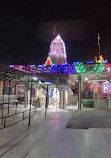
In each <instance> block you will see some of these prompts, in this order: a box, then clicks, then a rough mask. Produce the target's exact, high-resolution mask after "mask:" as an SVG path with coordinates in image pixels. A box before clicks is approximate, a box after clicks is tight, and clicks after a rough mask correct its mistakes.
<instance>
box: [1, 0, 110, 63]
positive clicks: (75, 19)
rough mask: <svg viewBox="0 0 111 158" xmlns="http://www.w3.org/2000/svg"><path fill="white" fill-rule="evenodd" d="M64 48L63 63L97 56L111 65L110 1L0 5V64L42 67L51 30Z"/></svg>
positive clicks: (70, 0)
mask: <svg viewBox="0 0 111 158" xmlns="http://www.w3.org/2000/svg"><path fill="white" fill-rule="evenodd" d="M54 24H55V25H56V34H58V33H59V34H60V36H61V37H62V39H63V40H64V42H65V44H66V51H67V59H68V62H69V63H72V62H74V61H83V62H85V61H91V60H94V57H95V56H97V55H98V50H97V34H98V32H99V33H100V38H101V39H100V44H101V54H102V55H103V57H104V58H105V59H106V58H107V59H108V61H109V62H110V61H111V1H110V0H109V1H108V0H93V1H92V0H85V1H84V0H64V1H60V0H59V1H58V0H56V1H51V2H50V1H48V0H44V1H42V0H41V1H38V0H36V1H33V0H32V1H28V0H27V1H26V0H23V1H20V0H19V1H16V0H15V1H9V2H7V3H6V1H0V62H2V63H4V64H23V65H27V64H35V65H38V64H43V63H44V62H45V61H46V58H47V55H48V52H49V46H50V42H51V40H53V38H54V35H53V27H54Z"/></svg>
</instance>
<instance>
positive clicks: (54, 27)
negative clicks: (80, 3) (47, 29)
mask: <svg viewBox="0 0 111 158" xmlns="http://www.w3.org/2000/svg"><path fill="white" fill-rule="evenodd" d="M55 31H56V26H55V24H54V32H53V34H54V36H55Z"/></svg>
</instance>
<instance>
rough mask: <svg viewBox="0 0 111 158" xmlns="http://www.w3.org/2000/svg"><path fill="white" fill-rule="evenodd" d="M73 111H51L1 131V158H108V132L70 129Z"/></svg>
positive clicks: (110, 140) (110, 155)
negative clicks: (29, 122)
mask: <svg viewBox="0 0 111 158" xmlns="http://www.w3.org/2000/svg"><path fill="white" fill-rule="evenodd" d="M74 112H75V111H74V110H57V111H56V109H54V110H52V111H50V112H48V113H47V116H46V117H44V113H42V114H40V115H38V116H35V117H34V118H33V121H32V123H31V127H30V128H27V120H25V121H23V122H21V123H18V124H15V125H13V126H11V127H8V128H6V129H4V130H2V131H0V137H1V138H0V146H1V150H0V155H2V156H1V157H2V158H111V129H69V128H66V125H67V123H68V121H69V120H70V118H71V117H72V115H73V114H74Z"/></svg>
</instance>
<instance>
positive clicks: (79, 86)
mask: <svg viewBox="0 0 111 158" xmlns="http://www.w3.org/2000/svg"><path fill="white" fill-rule="evenodd" d="M78 109H79V110H81V74H80V73H79V74H78Z"/></svg>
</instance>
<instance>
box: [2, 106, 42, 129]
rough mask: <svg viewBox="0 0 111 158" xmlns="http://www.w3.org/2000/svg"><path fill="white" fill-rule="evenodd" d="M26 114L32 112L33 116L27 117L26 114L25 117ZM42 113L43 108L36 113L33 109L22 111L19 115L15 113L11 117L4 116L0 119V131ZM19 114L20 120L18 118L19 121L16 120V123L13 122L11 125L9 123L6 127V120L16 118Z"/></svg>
mask: <svg viewBox="0 0 111 158" xmlns="http://www.w3.org/2000/svg"><path fill="white" fill-rule="evenodd" d="M26 112H33V114H32V113H31V115H30V116H29V113H28V114H27V115H28V116H25V113H26ZM42 112H45V108H44V109H43V110H42V111H37V108H34V109H31V110H30V109H29V110H25V111H23V112H19V113H16V114H12V115H9V116H5V117H3V118H0V119H3V125H2V127H1V128H0V130H2V129H4V128H6V127H9V126H11V125H14V124H16V123H18V122H21V121H23V120H25V119H28V118H29V117H33V116H34V115H37V114H39V113H42ZM20 114H22V119H21V118H20V120H17V121H15V122H13V123H9V124H8V125H7V118H10V117H14V116H17V115H20Z"/></svg>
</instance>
